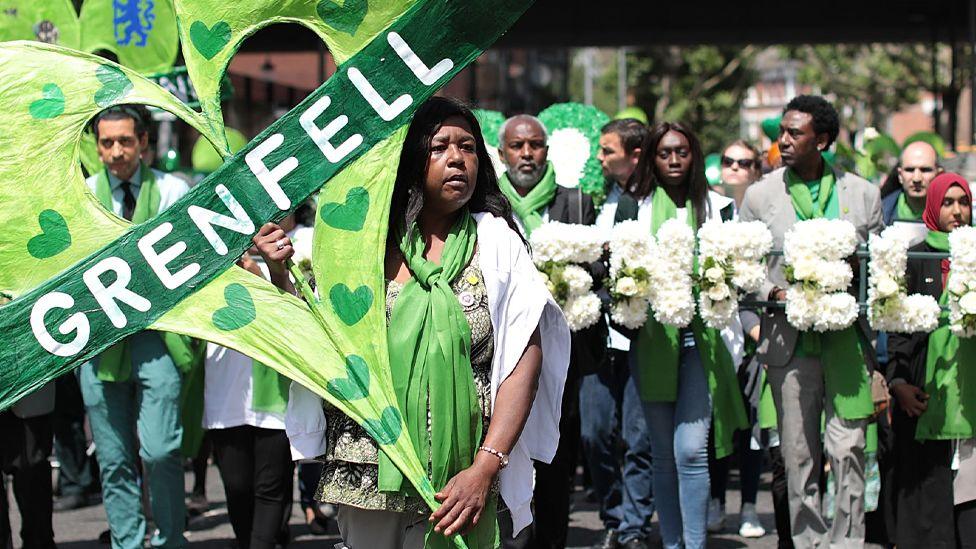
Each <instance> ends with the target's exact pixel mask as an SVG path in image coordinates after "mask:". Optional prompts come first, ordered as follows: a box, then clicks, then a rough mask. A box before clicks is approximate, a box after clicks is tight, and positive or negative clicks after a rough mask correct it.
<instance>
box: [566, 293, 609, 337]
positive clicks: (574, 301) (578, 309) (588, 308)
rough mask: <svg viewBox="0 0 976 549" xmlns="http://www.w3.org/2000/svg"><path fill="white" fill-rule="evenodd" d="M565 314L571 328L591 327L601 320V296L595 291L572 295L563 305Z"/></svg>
mask: <svg viewBox="0 0 976 549" xmlns="http://www.w3.org/2000/svg"><path fill="white" fill-rule="evenodd" d="M563 315H564V316H565V317H566V323H567V324H568V325H569V329H570V330H572V331H574V332H576V331H579V330H582V329H584V328H589V327H590V326H593V325H594V324H596V323H597V322H598V321H599V320H600V316H601V312H600V298H599V297H597V295H596V294H594V293H593V292H590V293H587V294H583V295H576V296H572V297H570V298H569V299H568V300H567V301H566V305H565V306H564V307H563Z"/></svg>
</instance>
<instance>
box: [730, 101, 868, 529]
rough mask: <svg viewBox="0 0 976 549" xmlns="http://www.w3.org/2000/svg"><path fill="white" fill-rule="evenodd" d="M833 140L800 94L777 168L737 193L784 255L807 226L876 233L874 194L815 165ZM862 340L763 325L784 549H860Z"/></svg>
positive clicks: (770, 316) (770, 320)
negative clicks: (825, 483)
mask: <svg viewBox="0 0 976 549" xmlns="http://www.w3.org/2000/svg"><path fill="white" fill-rule="evenodd" d="M839 132H840V121H839V119H838V115H837V111H836V110H835V109H834V107H833V106H832V105H831V104H830V103H828V102H827V101H826V100H825V99H823V98H822V97H817V96H799V97H796V98H794V99H793V100H792V101H790V103H789V104H788V105H787V106H786V109H785V110H784V112H783V118H782V121H781V123H780V134H779V139H778V145H779V150H780V153H781V155H782V158H783V163H784V164H785V165H786V167H784V168H781V169H779V170H776V171H773V172H772V173H770V174H768V175H767V176H766V177H764V178H763V179H762V180H760V181H759V182H757V183H755V184H754V185H753V186H752V187H750V188H749V190H748V191H746V195H745V198H744V200H743V204H742V209H741V211H740V214H739V215H740V219H741V220H743V221H756V220H758V221H762V222H764V223H766V225H767V226H768V227H769V229H770V231H771V232H772V233H773V247H774V248H775V249H782V248H783V238H784V235H785V234H786V232H787V231H788V230H789V229H790V228H791V227H792V226H793V225H794V224H795V223H796V222H797V221H802V220H806V219H815V218H827V219H843V220H846V221H849V222H850V223H852V224H853V225H854V226H855V228H856V230H857V237H858V240H859V241H860V242H862V243H863V242H866V241H867V239H868V235H869V234H872V233H878V232H880V231H881V229H882V228H883V222H882V215H881V198H880V194H879V192H878V188H877V187H875V186H874V185H871V184H870V183H868V182H867V181H865V180H864V179H862V178H860V177H858V176H856V175H854V174H851V173H847V172H845V171H843V170H841V169H839V168H837V167H836V166H832V165H831V164H829V163H827V162H826V161H824V160H823V157H822V153H823V152H824V151H826V150H827V149H828V148H829V147H830V145H831V144H832V143H833V142H834V140H835V139H836V138H837V135H838V134H839ZM768 264H769V273H768V276H767V280H766V282H765V284H764V285H763V288H762V289H761V290H760V292H759V294H760V295H759V297H760V298H761V299H767V298H768V299H770V300H774V301H783V300H784V299H785V297H786V292H785V288H786V287H787V286H788V283H787V281H786V277H785V276H784V273H783V258H782V257H771V258H769V260H768ZM861 341H863V339H861V338H860V337H859V336H858V333H857V332H856V331H855V330H854V329H853V328H851V329H848V330H842V331H839V332H826V333H824V334H816V333H813V332H809V333H799V332H798V331H797V330H796V328H794V327H793V326H791V325H790V324H789V323H788V322H787V319H786V314H785V311H784V310H783V309H770V310H769V311H767V312H766V313H765V315H764V318H763V319H762V333H761V336H760V342H759V348H758V353H757V356H758V358H759V360H760V361H761V362H763V363H765V364H766V365H767V366H768V369H767V377H768V379H769V384H770V387H771V389H772V393H773V400H774V401H775V404H776V412H777V415H778V420H779V432H780V436H781V440H782V446H781V448H782V454H783V460H784V462H785V465H786V476H787V493H788V499H789V506H790V523H791V527H792V532H791V534H792V538H793V543H794V544H795V545H796V546H797V547H799V548H812V547H819V546H828V545H829V546H831V547H861V546H863V544H864V535H865V533H864V532H865V530H864V497H863V496H864V446H865V427H866V424H867V419H868V418H869V417H870V416H871V415H872V413H873V412H874V406H873V402H872V399H871V392H870V381H869V376H868V370H867V368H866V366H865V355H866V354H873V351H872V350H870V349H864V350H867V351H870V353H863V352H862V350H861ZM823 415H825V416H826V426H825V428H824V429H823V434H824V446H825V447H826V451H827V454H828V455H829V457H830V466H831V472H832V473H833V474H834V476H835V479H836V482H835V486H836V487H837V493H836V497H835V499H834V501H835V511H834V521H833V524H832V525H831V527H830V528H829V529H828V527H827V522H826V521H825V519H824V517H823V515H822V514H821V510H820V508H821V507H820V488H819V485H818V481H819V476H820V472H821V471H822V457H821V456H822V454H823V452H822V449H821V442H820V440H821V439H820V436H821V417H822V416H823Z"/></svg>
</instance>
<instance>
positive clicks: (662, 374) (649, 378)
mask: <svg viewBox="0 0 976 549" xmlns="http://www.w3.org/2000/svg"><path fill="white" fill-rule="evenodd" d="M685 209H686V213H687V218H686V221H687V222H688V226H689V227H691V228H692V229H693V230H694V229H697V227H698V218H697V216H696V214H695V207H694V205H693V204H692V202H691V200H688V201H686V202H685ZM677 215H678V207H677V206H676V205H675V203H674V202H673V201H672V200H671V197H669V196H668V194H667V193H666V192H665V191H664V189H661V188H658V189H657V190H655V191H654V194H653V195H652V197H651V230H652V232H653V233H654V234H655V235H656V234H657V232H658V229H660V228H661V225H663V224H664V222H665V221H667V220H669V219H674V218H675V217H677ZM691 329H692V332H693V333H694V337H695V345H696V346H697V348H698V353H699V355H700V356H701V360H702V365H703V366H704V368H705V375H706V377H707V378H708V391H709V393H710V394H711V396H712V428H713V430H714V433H715V454H716V456H717V457H719V458H722V457H725V456H727V455H730V454H731V453H732V450H733V447H734V444H733V438H734V435H735V431H736V430H738V429H745V428H747V427H748V426H749V421H748V419H747V418H746V409H745V405H744V404H743V402H742V392H741V391H740V390H739V383H738V380H737V379H736V376H735V366H736V365H735V364H733V363H732V357H731V355H729V351H728V349H727V348H726V347H725V342H724V341H722V336H721V334H720V333H719V331H718V330H715V329H713V328H708V327H706V326H705V323H704V322H702V320H701V317H699V316H698V315H695V318H694V320H693V321H692V323H691ZM680 332H681V331H680V330H679V329H678V328H675V327H673V326H665V325H664V324H661V323H660V322H658V321H657V320H656V319H655V318H654V315H653V314H649V315H648V318H647V322H646V323H645V324H644V326H643V328H641V329H640V331H639V332H638V334H637V356H638V360H639V361H640V375H639V376H638V379H639V380H640V387H639V389H640V394H641V398H642V399H643V400H645V401H648V402H674V401H675V400H677V398H678V367H679V361H680V360H681V335H680Z"/></svg>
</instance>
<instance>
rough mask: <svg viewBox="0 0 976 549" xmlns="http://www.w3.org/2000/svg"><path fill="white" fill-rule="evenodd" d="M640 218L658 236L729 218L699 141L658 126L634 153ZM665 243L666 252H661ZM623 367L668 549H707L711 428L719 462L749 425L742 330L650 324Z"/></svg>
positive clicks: (682, 129) (730, 210) (676, 127)
mask: <svg viewBox="0 0 976 549" xmlns="http://www.w3.org/2000/svg"><path fill="white" fill-rule="evenodd" d="M632 182H633V183H634V189H635V190H634V195H635V198H636V199H637V201H638V203H639V207H638V212H637V219H638V221H639V222H640V223H643V224H646V225H647V229H648V231H650V232H651V234H656V233H657V231H658V229H659V228H660V227H661V225H663V224H664V222H665V221H667V220H669V219H678V220H681V221H683V222H686V223H688V225H689V226H690V227H691V228H692V229H693V230H695V232H697V229H698V228H699V227H701V226H702V224H704V223H705V222H706V221H709V220H711V221H721V220H727V219H731V218H732V217H733V214H734V205H733V203H732V200H731V199H729V198H726V197H724V196H722V195H720V194H718V193H714V192H711V191H709V189H708V181H707V180H706V179H705V162H704V157H703V155H702V152H701V145H700V144H699V142H698V138H697V137H696V136H695V134H694V133H692V131H691V130H690V129H688V128H687V127H686V126H684V125H682V124H680V123H675V122H663V123H661V124H658V125H656V126H655V127H654V128H652V129H651V131H650V133H649V134H648V136H647V137H646V138H645V139H644V143H643V144H642V146H641V155H640V160H639V161H638V164H637V169H636V170H635V172H634V175H633V176H632ZM665 244H666V243H665ZM634 342H635V344H634V345H633V346H632V347H631V355H630V359H631V360H632V361H636V366H637V367H636V368H635V370H636V378H637V386H638V390H639V392H640V395H641V399H642V400H643V401H644V410H645V415H646V417H647V424H648V427H649V430H650V434H651V455H652V458H653V461H652V468H653V471H654V481H653V485H654V502H655V504H656V507H657V511H658V516H659V518H660V522H661V540H662V542H663V545H664V547H665V548H666V549H679V548H687V549H700V548H704V547H705V540H706V536H707V533H706V512H707V509H708V499H709V482H708V439H709V430H710V428H712V426H713V425H714V430H715V432H716V435H715V439H716V445H717V447H719V448H721V449H722V450H721V452H720V456H722V457H724V456H725V455H727V453H728V449H729V448H730V447H731V444H732V440H731V439H732V434H733V433H734V431H735V430H736V429H740V428H745V427H746V426H747V425H748V422H747V421H746V417H745V408H744V406H743V404H742V395H741V392H740V390H739V384H738V381H737V380H736V377H735V370H736V367H737V366H738V364H739V361H741V360H742V347H743V336H742V326H741V324H740V323H739V322H738V319H736V320H735V321H734V322H733V323H732V325H731V326H730V327H729V328H726V329H724V330H721V331H718V330H714V329H710V328H706V327H705V325H704V323H703V322H702V320H701V318H700V317H698V316H696V317H695V318H694V320H693V321H692V323H691V325H689V326H688V327H687V328H681V329H678V328H672V327H667V326H664V325H662V324H660V323H658V322H657V321H656V320H655V319H654V317H653V315H651V316H650V317H649V318H648V321H647V323H646V324H645V325H644V326H643V327H642V328H640V330H638V331H637V334H636V335H635V337H634Z"/></svg>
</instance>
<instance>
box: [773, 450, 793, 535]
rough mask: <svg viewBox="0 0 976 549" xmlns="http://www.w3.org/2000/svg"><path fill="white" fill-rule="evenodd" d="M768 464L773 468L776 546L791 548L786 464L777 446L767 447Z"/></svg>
mask: <svg viewBox="0 0 976 549" xmlns="http://www.w3.org/2000/svg"><path fill="white" fill-rule="evenodd" d="M769 458H770V465H771V466H772V469H773V483H772V487H771V491H772V496H773V514H774V516H775V517H776V535H777V536H778V538H779V539H778V543H777V547H778V548H779V549H793V538H791V537H790V532H791V531H792V530H791V529H790V502H789V496H788V495H787V493H786V465H785V464H784V463H783V454H782V453H781V452H780V451H779V446H773V447H771V448H770V449H769Z"/></svg>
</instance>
